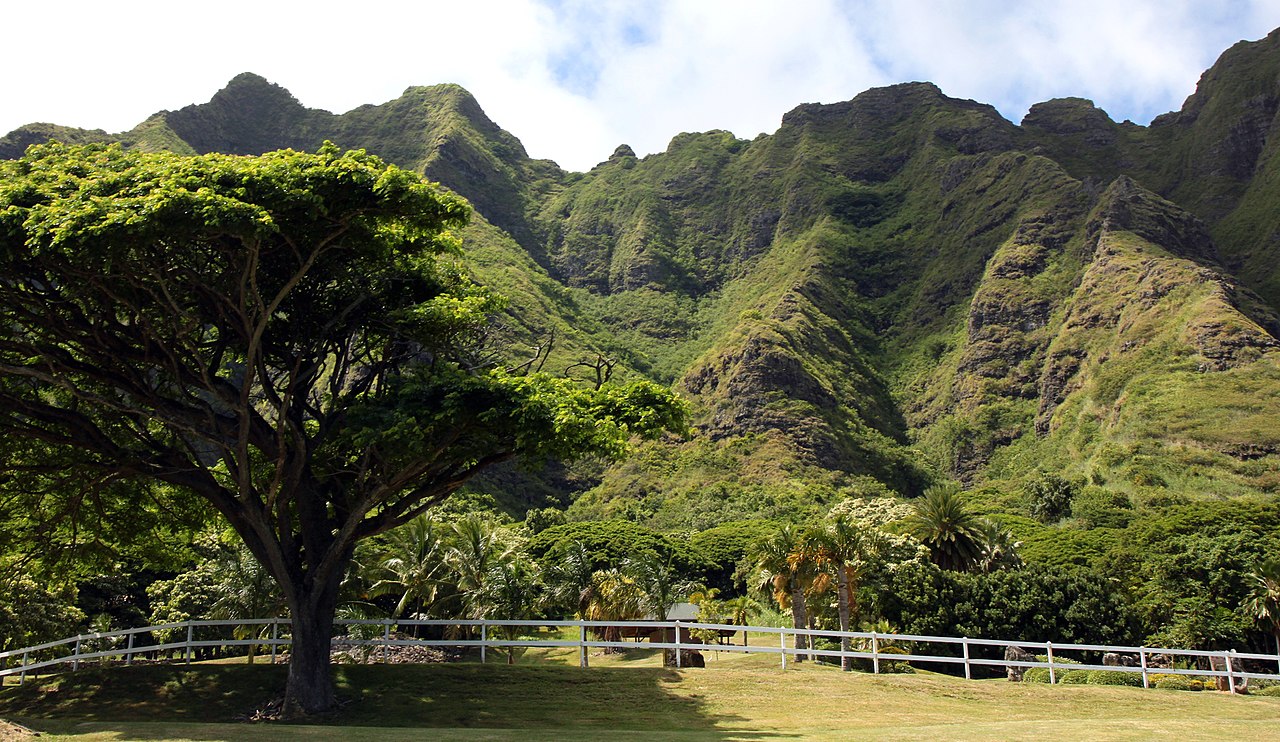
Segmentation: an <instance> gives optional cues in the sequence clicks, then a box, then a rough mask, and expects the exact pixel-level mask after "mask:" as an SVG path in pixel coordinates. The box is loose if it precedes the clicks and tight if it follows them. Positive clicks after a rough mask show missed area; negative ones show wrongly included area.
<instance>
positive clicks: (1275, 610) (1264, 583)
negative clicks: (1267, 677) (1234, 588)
mask: <svg viewBox="0 0 1280 742" xmlns="http://www.w3.org/2000/svg"><path fill="white" fill-rule="evenodd" d="M1249 577H1250V581H1251V582H1252V583H1253V589H1252V590H1250V592H1249V595H1248V597H1247V598H1245V601H1244V606H1243V607H1244V610H1245V612H1246V613H1248V614H1249V617H1250V618H1252V619H1253V620H1254V621H1257V622H1258V623H1259V624H1261V625H1263V626H1264V627H1266V628H1267V629H1268V630H1269V631H1270V632H1271V634H1272V636H1274V637H1275V639H1276V647H1277V650H1276V651H1277V653H1280V559H1268V560H1266V561H1264V562H1262V563H1261V564H1259V565H1258V567H1257V569H1255V570H1254V571H1253V572H1252V573H1251V574H1250V575H1249Z"/></svg>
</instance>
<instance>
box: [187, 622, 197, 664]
mask: <svg viewBox="0 0 1280 742" xmlns="http://www.w3.org/2000/svg"><path fill="white" fill-rule="evenodd" d="M194 632H195V627H194V626H192V625H191V622H190V621H187V647H186V650H187V664H188V665H190V664H191V639H192V634H193V633H194Z"/></svg>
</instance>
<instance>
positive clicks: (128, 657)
mask: <svg viewBox="0 0 1280 742" xmlns="http://www.w3.org/2000/svg"><path fill="white" fill-rule="evenodd" d="M135 636H137V634H130V635H129V646H128V647H127V651H126V652H125V653H124V664H125V667H128V666H129V665H132V664H133V638H134V637H135Z"/></svg>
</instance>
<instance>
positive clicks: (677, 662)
mask: <svg viewBox="0 0 1280 742" xmlns="http://www.w3.org/2000/svg"><path fill="white" fill-rule="evenodd" d="M673 623H674V624H675V625H676V669H679V668H680V667H681V664H680V622H679V621H674V622H673Z"/></svg>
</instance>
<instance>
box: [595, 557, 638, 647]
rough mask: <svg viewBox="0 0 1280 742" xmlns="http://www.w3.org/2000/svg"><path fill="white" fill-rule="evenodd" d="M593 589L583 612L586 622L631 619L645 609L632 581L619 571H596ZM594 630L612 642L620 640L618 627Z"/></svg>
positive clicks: (620, 634)
mask: <svg viewBox="0 0 1280 742" xmlns="http://www.w3.org/2000/svg"><path fill="white" fill-rule="evenodd" d="M591 581H592V585H593V588H592V590H591V595H590V601H589V602H588V603H587V606H586V610H585V612H584V613H583V616H582V617H583V619H584V620H587V621H593V622H594V621H599V622H608V621H633V620H636V619H639V618H643V617H644V614H645V610H644V607H643V604H642V602H643V601H642V598H641V591H640V590H639V589H638V588H637V587H636V584H635V581H634V580H632V579H631V578H630V577H628V576H627V575H625V574H623V572H622V570H619V569H609V570H598V571H596V572H595V573H594V574H593V575H592V577H591ZM596 633H597V634H599V635H600V636H601V638H602V639H603V640H604V641H607V642H616V641H620V640H621V639H622V633H621V630H620V629H619V628H618V627H617V626H605V627H604V629H603V630H600V629H596ZM621 651H622V650H621V649H617V648H614V647H608V648H606V649H605V652H606V653H609V654H612V653H615V652H621Z"/></svg>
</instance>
